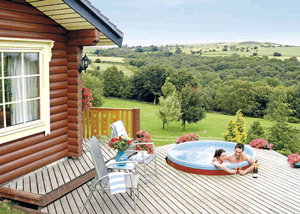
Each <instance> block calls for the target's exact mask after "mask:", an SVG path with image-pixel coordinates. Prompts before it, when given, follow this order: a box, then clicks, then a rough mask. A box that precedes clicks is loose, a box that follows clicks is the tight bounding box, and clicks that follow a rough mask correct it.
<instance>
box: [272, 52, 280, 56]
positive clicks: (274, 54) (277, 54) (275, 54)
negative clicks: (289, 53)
mask: <svg viewBox="0 0 300 214" xmlns="http://www.w3.org/2000/svg"><path fill="white" fill-rule="evenodd" d="M273 56H281V53H278V52H274V53H273Z"/></svg>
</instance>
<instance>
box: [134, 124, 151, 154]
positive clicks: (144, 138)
mask: <svg viewBox="0 0 300 214" xmlns="http://www.w3.org/2000/svg"><path fill="white" fill-rule="evenodd" d="M136 135H137V137H136V141H137V142H139V143H152V139H151V134H149V133H148V132H146V130H145V129H144V130H140V131H138V132H137V133H136ZM136 150H144V151H147V153H148V154H153V152H154V150H153V146H152V144H142V145H136Z"/></svg>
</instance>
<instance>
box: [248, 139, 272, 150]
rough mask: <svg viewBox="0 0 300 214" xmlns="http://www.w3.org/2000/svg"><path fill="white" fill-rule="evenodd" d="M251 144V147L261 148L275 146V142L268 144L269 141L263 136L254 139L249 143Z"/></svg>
mask: <svg viewBox="0 0 300 214" xmlns="http://www.w3.org/2000/svg"><path fill="white" fill-rule="evenodd" d="M249 145H250V146H251V147H255V148H256V149H259V148H268V149H271V148H272V147H273V146H274V144H272V143H270V144H268V142H267V141H266V140H264V139H263V138H261V139H254V140H252V141H251V142H250V143H249Z"/></svg>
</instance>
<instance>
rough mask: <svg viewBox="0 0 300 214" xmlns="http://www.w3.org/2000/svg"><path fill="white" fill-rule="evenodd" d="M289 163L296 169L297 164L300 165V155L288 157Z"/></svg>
mask: <svg viewBox="0 0 300 214" xmlns="http://www.w3.org/2000/svg"><path fill="white" fill-rule="evenodd" d="M288 162H289V163H290V165H291V167H294V164H295V163H300V155H298V153H297V154H293V153H292V154H290V155H289V156H288Z"/></svg>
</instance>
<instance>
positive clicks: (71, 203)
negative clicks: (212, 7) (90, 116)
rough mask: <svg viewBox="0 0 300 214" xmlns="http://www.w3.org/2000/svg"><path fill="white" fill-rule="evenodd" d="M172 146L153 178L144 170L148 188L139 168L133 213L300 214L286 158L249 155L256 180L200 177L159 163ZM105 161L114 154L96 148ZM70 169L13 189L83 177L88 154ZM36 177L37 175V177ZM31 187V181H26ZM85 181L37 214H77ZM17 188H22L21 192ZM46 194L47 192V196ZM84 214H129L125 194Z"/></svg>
mask: <svg viewBox="0 0 300 214" xmlns="http://www.w3.org/2000/svg"><path fill="white" fill-rule="evenodd" d="M173 146H174V145H173V144H172V145H166V146H161V147H157V148H156V151H157V161H158V162H157V163H158V176H157V177H156V176H155V171H154V163H153V164H152V163H151V164H150V167H149V170H148V182H149V183H148V187H147V186H146V185H145V182H144V173H143V168H142V167H141V166H139V172H140V174H141V175H142V178H141V182H140V198H139V199H138V200H137V213H300V203H299V201H300V187H299V185H300V169H294V168H291V167H290V166H289V165H288V162H287V158H286V157H285V156H283V155H280V154H279V153H277V152H275V151H272V150H255V151H256V153H257V159H258V161H259V163H260V166H259V177H258V178H257V179H254V178H252V174H247V175H245V176H240V175H230V176H203V175H195V174H189V173H185V172H181V171H178V170H176V169H174V168H172V167H171V166H169V165H168V164H167V163H166V161H165V157H166V154H167V151H168V149H169V148H171V147H173ZM101 147H102V152H103V155H104V156H105V158H106V159H109V158H111V157H113V156H115V152H114V151H113V150H111V149H109V148H107V147H106V146H103V145H102V146H101ZM67 161H70V162H73V163H75V165H74V166H72V168H70V167H68V166H67V165H66V162H65V161H63V162H60V163H58V164H57V165H53V166H51V167H49V166H48V167H47V171H48V175H49V180H47V179H45V178H46V177H47V174H46V175H45V174H44V172H43V171H41V172H37V174H36V176H38V175H39V176H40V177H42V178H43V179H44V183H43V182H36V181H37V180H39V179H38V177H36V178H35V179H36V180H34V176H33V181H35V183H36V184H35V185H33V184H31V186H30V187H29V186H28V183H26V182H25V180H24V181H23V183H22V182H21V181H17V182H16V183H15V184H13V186H14V185H15V188H16V189H22V188H23V189H24V190H25V189H30V190H32V189H35V190H36V191H37V192H39V191H40V190H43V189H44V190H43V191H45V192H46V191H47V190H49V191H50V189H51V188H52V189H54V190H55V187H58V186H59V185H60V184H63V182H66V181H68V180H71V179H73V178H75V177H77V176H82V175H83V174H82V173H83V172H84V171H86V172H88V171H90V170H92V167H93V165H92V162H91V159H90V155H89V153H88V151H87V150H86V149H85V150H84V156H83V157H82V158H79V159H78V160H73V159H68V160H67ZM39 173H40V174H39ZM30 181H32V180H30ZM89 184H90V181H89V182H87V183H85V184H83V185H81V186H79V187H78V188H76V189H74V190H73V191H71V192H69V193H68V194H66V195H64V196H62V197H60V198H59V199H57V200H55V201H53V202H52V203H50V204H48V205H47V206H45V207H43V208H42V210H41V211H42V212H45V213H59V214H60V213H66V214H69V213H79V211H80V209H81V207H82V206H83V203H84V201H85V200H86V198H87V194H88V192H89ZM21 187H22V188H21ZM50 193H51V192H50ZM84 213H105V214H106V213H122V214H123V213H134V210H133V200H132V199H131V197H130V193H129V192H128V193H123V194H115V195H111V194H110V193H109V192H108V193H105V194H102V193H101V192H97V193H94V195H93V197H92V199H91V203H88V205H87V208H86V210H85V212H84Z"/></svg>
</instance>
